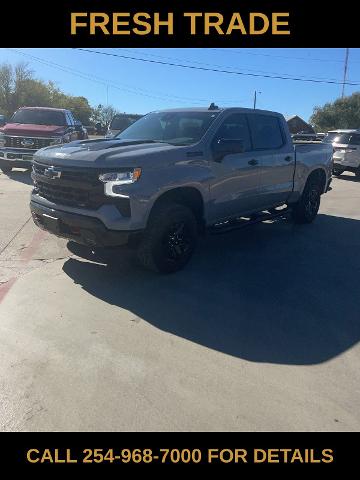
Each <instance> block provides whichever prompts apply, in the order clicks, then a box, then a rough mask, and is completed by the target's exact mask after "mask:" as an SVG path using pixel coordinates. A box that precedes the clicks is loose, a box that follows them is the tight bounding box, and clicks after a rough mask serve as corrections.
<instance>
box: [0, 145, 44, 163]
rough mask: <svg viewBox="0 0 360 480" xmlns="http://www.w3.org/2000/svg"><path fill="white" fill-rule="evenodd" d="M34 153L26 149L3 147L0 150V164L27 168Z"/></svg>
mask: <svg viewBox="0 0 360 480" xmlns="http://www.w3.org/2000/svg"><path fill="white" fill-rule="evenodd" d="M36 151H37V150H31V149H28V148H9V147H3V148H0V163H6V164H7V165H11V166H13V167H22V166H24V167H29V166H30V165H31V162H32V159H33V155H34V154H35V152H36Z"/></svg>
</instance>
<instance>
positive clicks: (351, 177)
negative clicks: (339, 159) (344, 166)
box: [336, 173, 360, 182]
mask: <svg viewBox="0 0 360 480" xmlns="http://www.w3.org/2000/svg"><path fill="white" fill-rule="evenodd" d="M336 178H337V179H338V180H346V181H348V182H360V177H356V176H355V175H354V174H346V173H342V174H341V175H340V176H338V177H336Z"/></svg>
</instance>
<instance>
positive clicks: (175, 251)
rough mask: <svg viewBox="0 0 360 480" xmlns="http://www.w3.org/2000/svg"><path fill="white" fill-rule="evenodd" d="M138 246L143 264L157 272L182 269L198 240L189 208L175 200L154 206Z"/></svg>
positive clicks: (138, 253) (193, 217)
mask: <svg viewBox="0 0 360 480" xmlns="http://www.w3.org/2000/svg"><path fill="white" fill-rule="evenodd" d="M155 208H156V210H155V211H154V212H153V213H152V214H151V217H150V219H149V224H148V227H147V229H146V231H145V233H144V237H143V240H142V242H141V244H140V245H139V248H138V252H137V255H138V259H139V261H140V263H141V264H142V266H143V267H145V268H147V269H150V270H154V271H156V272H160V273H173V272H177V271H178V270H181V269H182V268H183V267H184V266H185V265H186V264H187V263H188V262H189V260H190V258H191V257H192V254H193V253H194V250H195V247H196V244H197V222H196V218H195V216H194V214H193V213H192V211H191V210H190V209H189V208H187V207H185V206H183V205H178V204H175V203H171V204H164V205H160V206H158V207H155Z"/></svg>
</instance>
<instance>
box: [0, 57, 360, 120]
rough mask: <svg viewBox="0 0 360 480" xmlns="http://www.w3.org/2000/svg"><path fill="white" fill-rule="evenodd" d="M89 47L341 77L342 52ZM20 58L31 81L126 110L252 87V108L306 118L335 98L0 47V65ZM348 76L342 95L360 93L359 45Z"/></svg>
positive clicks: (232, 78) (239, 96) (314, 90)
mask: <svg viewBox="0 0 360 480" xmlns="http://www.w3.org/2000/svg"><path fill="white" fill-rule="evenodd" d="M93 50H98V51H103V52H108V53H115V54H120V55H121V54H122V55H128V56H133V57H138V58H144V59H149V60H157V61H162V62H173V63H182V64H188V65H193V66H199V67H205V68H220V69H221V68H225V69H228V70H237V71H241V72H244V73H255V74H264V75H268V74H270V75H279V74H280V75H283V76H289V75H290V76H296V77H306V78H317V79H327V80H329V79H331V80H335V81H340V82H341V81H342V79H343V68H344V58H345V49H234V48H231V49H223V48H218V49H216V48H212V49H164V48H163V49H121V48H119V49H113V48H112V49H93ZM18 52H22V54H23V55H21V54H20V53H18ZM33 57H37V59H35V58H33ZM19 61H26V62H28V64H29V66H30V67H31V68H32V69H33V71H34V73H35V74H36V76H37V77H38V78H41V79H43V80H53V81H54V82H55V83H56V84H57V85H58V86H59V87H60V88H61V89H62V90H63V91H65V92H66V93H69V94H72V95H83V96H86V97H87V98H88V99H89V101H90V103H91V104H92V105H97V104H99V103H101V104H106V103H107V102H108V103H109V104H112V105H113V106H114V107H116V108H117V109H118V110H119V111H123V112H128V113H146V112H148V111H151V110H156V109H160V108H174V107H177V106H179V107H182V106H207V105H209V104H210V102H212V101H214V102H216V103H217V104H218V105H220V106H230V105H233V106H243V107H252V103H253V95H254V90H257V91H259V92H261V93H259V94H258V103H257V106H258V108H264V109H269V110H276V111H279V112H281V113H283V114H284V115H286V116H288V115H293V114H297V115H300V116H301V117H303V118H305V119H306V120H307V119H308V118H309V116H310V115H311V113H312V111H313V108H314V106H316V105H323V104H324V103H325V102H328V101H333V100H335V99H336V98H337V97H339V96H340V95H341V85H332V84H325V83H324V84H323V83H307V82H296V81H289V80H277V79H269V78H262V77H251V76H240V75H229V74H224V73H213V72H205V71H197V70H191V69H183V68H178V67H171V66H164V65H159V64H152V63H144V62H138V61H134V60H129V59H121V58H114V57H110V56H103V55H95V54H91V53H87V52H82V51H79V50H72V49H40V48H31V49H16V52H15V51H14V50H9V49H0V63H3V62H9V63H12V64H14V63H17V62H19ZM43 62H45V63H43ZM49 62H52V65H50V63H49ZM54 63H55V64H57V65H56V66H55V65H54ZM89 77H91V78H89ZM347 78H348V81H353V82H357V83H359V85H358V86H346V87H345V94H347V95H349V94H351V93H353V92H355V91H360V49H355V48H354V49H350V54H349V69H348V76H347Z"/></svg>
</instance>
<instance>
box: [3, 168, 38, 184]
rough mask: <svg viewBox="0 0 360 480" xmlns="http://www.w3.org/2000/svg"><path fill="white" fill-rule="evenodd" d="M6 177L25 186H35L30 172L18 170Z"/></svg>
mask: <svg viewBox="0 0 360 480" xmlns="http://www.w3.org/2000/svg"><path fill="white" fill-rule="evenodd" d="M6 175H7V176H8V177H9V178H11V180H15V181H16V182H20V183H24V184H25V185H32V184H33V181H32V178H31V173H30V171H29V170H24V169H16V170H13V171H12V172H10V173H8V174H6Z"/></svg>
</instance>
